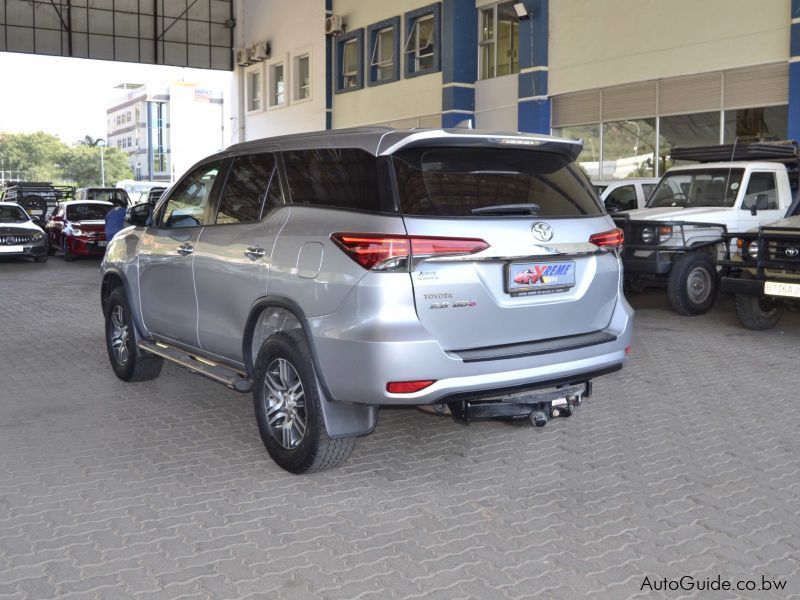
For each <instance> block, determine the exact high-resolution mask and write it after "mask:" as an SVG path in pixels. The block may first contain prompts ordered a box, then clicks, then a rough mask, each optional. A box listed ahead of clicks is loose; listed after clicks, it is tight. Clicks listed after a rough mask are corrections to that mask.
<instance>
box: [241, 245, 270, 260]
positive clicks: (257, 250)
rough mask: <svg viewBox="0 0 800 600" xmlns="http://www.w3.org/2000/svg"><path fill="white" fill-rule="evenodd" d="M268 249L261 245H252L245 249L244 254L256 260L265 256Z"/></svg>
mask: <svg viewBox="0 0 800 600" xmlns="http://www.w3.org/2000/svg"><path fill="white" fill-rule="evenodd" d="M266 253H267V251H266V250H264V248H261V247H260V246H250V247H249V248H248V249H247V250H245V251H244V255H245V256H246V257H247V258H249V259H250V260H256V259H259V258H263V257H264V256H265V255H266Z"/></svg>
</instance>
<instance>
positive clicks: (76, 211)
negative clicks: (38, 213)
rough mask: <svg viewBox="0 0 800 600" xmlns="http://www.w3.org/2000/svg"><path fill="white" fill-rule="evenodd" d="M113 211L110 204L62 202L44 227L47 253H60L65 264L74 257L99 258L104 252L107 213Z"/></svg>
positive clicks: (78, 201) (77, 201) (75, 201)
mask: <svg viewBox="0 0 800 600" xmlns="http://www.w3.org/2000/svg"><path fill="white" fill-rule="evenodd" d="M113 207H114V205H113V204H111V202H100V201H85V202H84V201H80V200H74V201H72V202H62V203H61V204H59V205H58V208H57V209H56V211H55V213H54V214H53V218H52V219H50V222H49V223H47V226H46V227H45V229H46V230H47V237H48V239H49V241H50V253H51V254H55V252H56V250H60V251H61V253H62V254H63V255H64V260H67V261H70V260H72V259H73V258H74V257H76V256H102V255H103V253H104V252H105V251H106V243H107V242H106V231H105V218H106V213H108V211H109V210H111V209H112V208H113Z"/></svg>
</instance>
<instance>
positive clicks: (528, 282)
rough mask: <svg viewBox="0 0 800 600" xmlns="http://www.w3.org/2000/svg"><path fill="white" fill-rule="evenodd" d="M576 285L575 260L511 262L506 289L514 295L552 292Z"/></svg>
mask: <svg viewBox="0 0 800 600" xmlns="http://www.w3.org/2000/svg"><path fill="white" fill-rule="evenodd" d="M574 285H575V262H574V261H565V262H534V263H511V264H509V265H508V267H507V269H506V291H507V292H508V293H509V294H512V295H523V294H524V295H533V294H552V293H555V292H562V291H564V290H567V289H569V288H571V287H573V286H574Z"/></svg>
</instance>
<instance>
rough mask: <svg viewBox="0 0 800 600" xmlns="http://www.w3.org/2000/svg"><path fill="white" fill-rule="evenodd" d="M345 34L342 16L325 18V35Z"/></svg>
mask: <svg viewBox="0 0 800 600" xmlns="http://www.w3.org/2000/svg"><path fill="white" fill-rule="evenodd" d="M343 33H344V23H343V22H342V17H341V16H340V15H328V16H327V17H325V35H342V34H343Z"/></svg>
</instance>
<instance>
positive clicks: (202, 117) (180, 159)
mask: <svg viewBox="0 0 800 600" xmlns="http://www.w3.org/2000/svg"><path fill="white" fill-rule="evenodd" d="M221 97H222V93H221V92H220V91H219V90H210V89H208V88H205V87H203V86H202V85H195V84H189V83H180V82H177V83H173V84H171V85H170V86H169V105H170V106H169V111H170V114H169V119H170V132H169V133H170V136H169V137H170V152H171V159H172V175H173V176H174V178H175V179H177V178H179V177H180V176H181V175H182V174H183V173H185V172H186V171H187V170H188V169H189V167H191V166H192V165H193V164H194V163H196V162H197V161H199V160H201V159H203V158H205V157H206V156H208V155H210V154H214V153H215V152H219V151H220V150H222V149H223V148H224V146H225V135H224V129H223V127H224V125H225V122H224V114H223V108H222V107H223V105H222V104H219V103H212V102H209V99H210V98H214V99H216V100H219V99H220V98H221ZM142 163H143V170H146V166H145V165H146V164H147V157H146V156H145V157H144V160H143V161H142Z"/></svg>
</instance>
